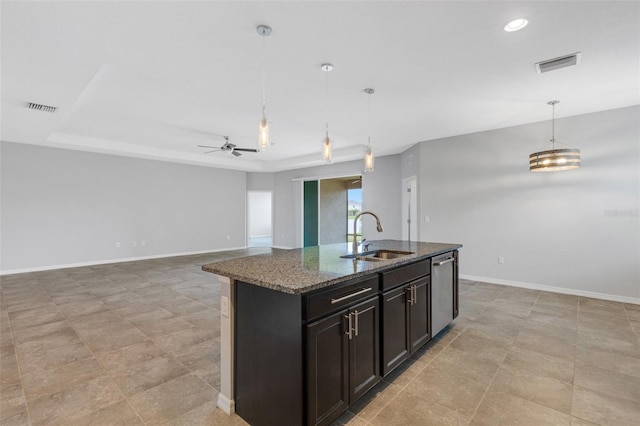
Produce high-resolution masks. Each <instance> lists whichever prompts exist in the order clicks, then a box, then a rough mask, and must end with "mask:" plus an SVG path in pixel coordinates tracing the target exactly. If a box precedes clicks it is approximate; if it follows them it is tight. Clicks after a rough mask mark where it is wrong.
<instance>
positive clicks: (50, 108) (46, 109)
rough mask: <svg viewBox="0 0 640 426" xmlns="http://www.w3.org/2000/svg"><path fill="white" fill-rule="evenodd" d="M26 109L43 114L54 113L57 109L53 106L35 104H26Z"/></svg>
mask: <svg viewBox="0 0 640 426" xmlns="http://www.w3.org/2000/svg"><path fill="white" fill-rule="evenodd" d="M27 108H29V109H35V110H36V111H43V112H50V113H54V112H56V110H57V109H58V108H57V107H54V106H49V105H42V104H36V103H34V102H28V103H27Z"/></svg>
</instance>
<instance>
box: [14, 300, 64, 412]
mask: <svg viewBox="0 0 640 426" xmlns="http://www.w3.org/2000/svg"><path fill="white" fill-rule="evenodd" d="M52 303H54V302H53V301H52ZM56 307H57V305H56ZM7 320H8V322H9V333H11V345H12V346H13V356H14V358H15V359H16V368H17V369H18V377H20V387H21V388H22V397H23V398H24V411H26V413H27V422H28V423H29V425H31V424H33V423H32V421H31V413H30V410H29V404H27V394H26V392H25V391H24V380H23V379H22V368H20V359H19V357H18V351H17V350H16V339H15V338H14V337H13V325H12V324H11V322H12V321H11V318H10V317H9V312H8V311H7Z"/></svg>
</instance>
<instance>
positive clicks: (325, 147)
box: [320, 64, 333, 164]
mask: <svg viewBox="0 0 640 426" xmlns="http://www.w3.org/2000/svg"><path fill="white" fill-rule="evenodd" d="M320 69H321V70H322V71H324V72H326V73H327V105H326V106H327V110H326V118H327V121H326V122H325V135H324V139H323V140H322V163H323V164H331V150H332V146H331V145H332V144H333V142H331V139H330V138H329V72H330V71H331V70H333V65H331V64H322V65H321V66H320Z"/></svg>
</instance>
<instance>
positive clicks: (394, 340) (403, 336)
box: [381, 261, 431, 376]
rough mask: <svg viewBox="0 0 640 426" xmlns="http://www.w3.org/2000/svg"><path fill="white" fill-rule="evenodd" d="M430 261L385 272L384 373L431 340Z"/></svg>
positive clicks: (383, 305)
mask: <svg viewBox="0 0 640 426" xmlns="http://www.w3.org/2000/svg"><path fill="white" fill-rule="evenodd" d="M429 273H430V264H429V262H428V261H420V262H416V263H413V264H409V265H406V266H402V267H399V268H396V269H393V270H391V271H387V272H384V273H382V274H381V276H382V288H384V289H389V288H391V287H392V286H395V288H392V289H391V290H388V291H386V292H384V293H382V375H383V376H384V375H386V374H388V373H389V372H391V370H393V369H394V368H396V367H397V366H398V365H400V364H401V363H402V362H403V361H404V360H405V359H407V358H408V357H409V356H410V355H411V354H412V353H413V352H414V351H415V350H417V349H418V348H420V347H421V346H422V345H424V344H425V343H426V342H428V341H429V340H430V339H431V324H430V297H431V288H430V277H429Z"/></svg>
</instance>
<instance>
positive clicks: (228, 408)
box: [218, 392, 236, 415]
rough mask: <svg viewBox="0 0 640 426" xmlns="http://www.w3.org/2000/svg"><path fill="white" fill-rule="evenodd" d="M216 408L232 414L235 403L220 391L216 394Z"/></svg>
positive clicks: (234, 409)
mask: <svg viewBox="0 0 640 426" xmlns="http://www.w3.org/2000/svg"><path fill="white" fill-rule="evenodd" d="M218 408H220V409H221V410H222V411H224V412H225V413H227V414H228V415H232V414H235V412H236V403H235V401H234V400H232V399H229V398H227V397H226V396H225V395H223V394H222V392H220V393H219V394H218Z"/></svg>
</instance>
